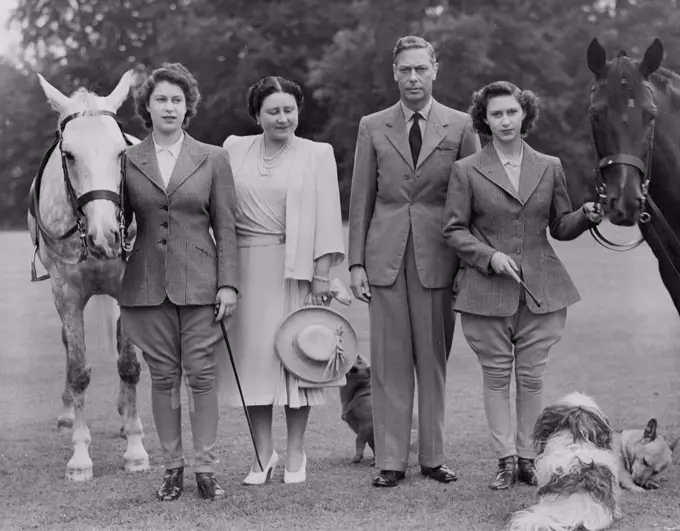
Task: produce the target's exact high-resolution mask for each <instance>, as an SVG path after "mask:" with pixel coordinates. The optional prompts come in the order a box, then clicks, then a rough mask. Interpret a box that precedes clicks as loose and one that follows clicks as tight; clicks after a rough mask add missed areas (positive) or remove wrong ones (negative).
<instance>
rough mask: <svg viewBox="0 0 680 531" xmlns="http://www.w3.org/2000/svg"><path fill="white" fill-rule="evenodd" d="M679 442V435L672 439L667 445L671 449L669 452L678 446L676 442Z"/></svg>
mask: <svg viewBox="0 0 680 531" xmlns="http://www.w3.org/2000/svg"><path fill="white" fill-rule="evenodd" d="M679 442H680V437H676V438H675V440H674V441H672V442H671V443H670V444H669V445H668V447H669V448H670V449H671V452H674V451H675V449H676V448H677V447H678V443H679Z"/></svg>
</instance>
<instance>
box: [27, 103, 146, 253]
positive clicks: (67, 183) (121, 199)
mask: <svg viewBox="0 0 680 531" xmlns="http://www.w3.org/2000/svg"><path fill="white" fill-rule="evenodd" d="M81 116H111V117H112V118H114V119H116V115H115V113H113V112H111V111H86V112H77V113H73V114H70V115H68V116H67V117H66V118H64V120H62V122H61V124H60V126H59V130H58V131H57V133H56V139H55V141H54V143H53V144H52V145H51V146H50V148H49V149H48V150H47V152H46V153H45V156H44V157H43V159H42V162H41V163H40V169H39V170H38V174H37V175H36V179H35V184H34V190H33V197H32V198H31V201H32V205H31V207H32V208H31V210H32V214H33V216H34V217H35V220H36V224H37V226H38V230H39V231H40V235H41V236H42V238H43V241H44V242H45V245H46V246H47V247H48V248H49V250H50V251H51V252H52V253H54V254H56V255H57V256H58V257H59V259H60V260H61V261H62V262H64V263H67V264H78V263H80V262H82V261H83V260H85V259H87V257H88V254H89V252H88V248H87V241H86V238H87V217H86V216H85V213H84V212H83V207H84V206H85V205H86V204H87V203H89V202H90V201H94V200H97V199H106V200H108V201H112V202H113V203H114V204H115V205H116V206H117V207H118V209H119V215H118V218H119V219H118V230H119V235H120V243H121V249H122V256H123V260H125V259H126V256H127V253H128V252H130V250H131V249H132V246H131V245H130V244H129V242H127V228H126V225H125V159H124V158H121V165H120V174H121V181H120V188H119V191H118V192H112V191H111V190H89V191H87V192H85V193H83V194H82V195H80V196H78V195H77V194H76V191H75V189H74V188H73V183H72V182H71V178H70V177H69V172H68V164H67V157H66V154H65V153H64V151H63V149H62V144H63V140H64V137H63V133H64V128H65V127H66V124H68V123H69V122H70V121H71V120H75V119H76V118H79V117H81ZM116 123H117V124H118V127H119V128H120V132H121V134H122V135H123V138H124V140H125V144H126V145H128V146H131V145H132V142H131V141H130V140H129V139H128V138H127V136H126V135H125V133H124V132H123V129H122V127H121V125H120V123H118V121H117V120H116ZM57 148H58V149H59V152H60V156H61V167H62V171H63V174H64V187H65V188H66V197H67V199H68V202H69V203H70V205H71V211H72V213H73V216H74V217H75V219H76V221H75V223H74V224H73V225H72V226H71V227H70V228H69V229H68V230H66V231H65V232H64V233H63V234H61V235H58V234H56V233H54V232H53V231H51V230H50V229H49V228H48V227H47V225H46V224H45V222H44V220H43V219H42V217H41V215H40V205H39V202H40V187H41V183H42V177H43V173H44V170H45V166H46V165H47V162H48V160H49V159H50V156H51V155H52V153H53V152H54V150H55V149H57ZM76 232H78V234H79V236H80V242H81V250H80V254H79V256H78V258H76V259H73V258H71V257H68V256H64V255H63V254H62V253H60V252H58V251H57V250H56V248H55V245H56V243H58V242H60V241H64V240H66V239H68V238H70V237H71V236H73V234H75V233H76ZM39 241H40V240H39V238H38V242H39ZM37 250H38V244H36V246H35V249H34V252H33V255H34V257H35V255H36V254H37Z"/></svg>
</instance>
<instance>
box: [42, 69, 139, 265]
mask: <svg viewBox="0 0 680 531" xmlns="http://www.w3.org/2000/svg"><path fill="white" fill-rule="evenodd" d="M132 75H133V74H132V71H128V72H126V73H125V74H124V75H123V76H122V78H121V79H120V81H119V82H118V86H116V88H115V89H114V90H113V92H111V94H109V95H108V96H106V97H100V96H97V95H96V94H93V93H91V92H88V91H87V90H85V89H83V88H81V89H78V90H77V91H75V92H74V93H73V94H72V95H71V96H70V97H69V96H65V95H64V94H62V93H61V92H60V91H59V90H58V89H56V88H55V87H53V86H52V85H50V83H48V82H47V81H46V80H45V78H43V77H42V76H41V75H40V74H38V79H39V80H40V85H41V86H42V88H43V91H44V92H45V95H46V96H47V99H48V101H49V102H50V104H51V105H52V107H53V108H54V109H55V110H56V111H57V112H58V113H59V130H60V131H61V133H60V134H61V142H60V148H61V153H62V163H63V167H64V168H65V170H66V173H67V177H68V180H69V181H70V183H71V186H72V189H73V195H74V196H75V197H74V199H76V200H78V206H77V208H78V209H80V211H81V212H82V214H83V215H84V217H85V219H86V220H87V228H86V230H87V236H86V238H85V239H86V242H87V247H88V250H89V251H90V253H91V254H92V256H94V257H95V258H115V257H117V256H119V255H120V253H121V243H122V242H121V241H120V231H119V228H120V227H119V220H120V217H119V216H120V212H119V208H120V207H119V204H118V200H117V199H118V194H119V193H121V192H122V190H121V179H122V172H121V156H122V155H123V152H124V150H125V147H126V143H125V139H124V137H123V135H122V134H121V130H120V128H119V126H118V124H117V122H116V120H115V118H114V117H113V116H111V114H106V113H107V112H108V113H114V114H115V112H116V111H117V110H118V108H119V107H120V106H121V105H122V104H123V102H124V101H125V99H126V98H127V96H128V93H129V91H130V83H131V81H132ZM90 192H94V193H90Z"/></svg>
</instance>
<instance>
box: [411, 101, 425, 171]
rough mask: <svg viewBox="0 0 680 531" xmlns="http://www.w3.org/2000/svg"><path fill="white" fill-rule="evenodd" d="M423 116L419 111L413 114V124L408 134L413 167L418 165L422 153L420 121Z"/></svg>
mask: <svg viewBox="0 0 680 531" xmlns="http://www.w3.org/2000/svg"><path fill="white" fill-rule="evenodd" d="M421 118H422V116H420V113H419V112H417V113H415V114H414V115H413V124H412V125H411V130H410V131H409V134H408V143H409V145H410V146H411V156H412V157H413V167H414V168H415V167H416V166H418V155H420V148H421V147H422V145H423V134H422V133H421V132H420V125H419V124H418V121H419V120H420V119H421Z"/></svg>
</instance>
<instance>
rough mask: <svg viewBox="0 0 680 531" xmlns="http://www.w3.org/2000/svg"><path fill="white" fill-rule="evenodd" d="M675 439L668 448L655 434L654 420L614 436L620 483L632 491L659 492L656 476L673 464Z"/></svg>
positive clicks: (660, 437) (659, 436)
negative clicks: (652, 490) (642, 426)
mask: <svg viewBox="0 0 680 531" xmlns="http://www.w3.org/2000/svg"><path fill="white" fill-rule="evenodd" d="M677 444H678V439H676V440H675V441H673V443H671V444H670V445H669V444H668V443H667V442H666V441H665V440H664V438H663V437H662V436H661V435H659V434H658V433H657V422H656V419H651V420H650V421H649V422H648V423H647V426H646V427H645V429H644V430H637V429H633V430H623V431H621V432H616V433H614V441H613V450H614V455H615V456H616V458H617V461H618V465H619V483H620V484H621V486H622V487H623V488H624V489H627V490H630V491H632V492H644V490H645V489H658V488H659V484H658V483H657V482H656V477H657V476H658V475H659V474H661V473H662V472H663V471H664V470H665V469H666V468H667V467H668V466H669V465H670V464H671V462H672V455H673V450H674V449H675V447H676V446H677Z"/></svg>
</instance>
